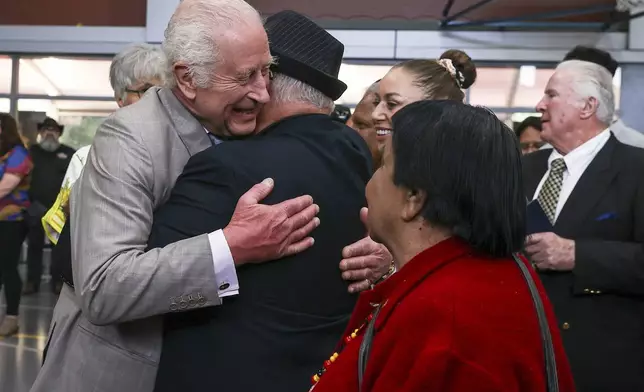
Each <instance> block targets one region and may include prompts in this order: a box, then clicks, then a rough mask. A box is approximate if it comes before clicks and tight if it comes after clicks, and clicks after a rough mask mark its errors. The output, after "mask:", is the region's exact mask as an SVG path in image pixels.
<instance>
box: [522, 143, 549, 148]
mask: <svg viewBox="0 0 644 392" xmlns="http://www.w3.org/2000/svg"><path fill="white" fill-rule="evenodd" d="M544 144H545V143H544V142H523V143H521V149H522V150H528V149H530V148H534V149H535V150H538V149H540V148H541V147H543V145H544Z"/></svg>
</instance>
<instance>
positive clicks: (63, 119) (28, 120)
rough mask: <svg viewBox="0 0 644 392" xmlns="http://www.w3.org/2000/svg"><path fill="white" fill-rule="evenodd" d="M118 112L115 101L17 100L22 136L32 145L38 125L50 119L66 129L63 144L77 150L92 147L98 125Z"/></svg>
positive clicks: (62, 139)
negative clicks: (45, 119)
mask: <svg viewBox="0 0 644 392" xmlns="http://www.w3.org/2000/svg"><path fill="white" fill-rule="evenodd" d="M116 109H118V105H117V104H116V102H114V101H69V100H67V101H64V100H40V99H21V100H19V101H18V111H19V112H20V123H21V127H22V129H23V134H24V135H25V137H27V138H28V139H29V140H30V141H31V142H32V143H34V142H35V140H36V124H38V123H39V122H41V121H42V120H43V119H44V118H45V116H48V117H51V118H53V119H54V120H56V121H58V122H59V123H60V124H62V125H64V126H65V132H64V133H63V136H62V138H61V141H62V142H63V143H65V144H67V145H69V146H71V147H73V148H76V149H78V148H80V147H82V146H85V145H88V144H91V143H92V139H93V138H94V134H95V133H96V129H97V128H98V126H99V125H100V124H101V123H102V122H103V120H104V119H105V117H107V116H109V115H110V114H111V113H112V112H114V111H115V110H116Z"/></svg>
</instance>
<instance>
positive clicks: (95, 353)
mask: <svg viewBox="0 0 644 392" xmlns="http://www.w3.org/2000/svg"><path fill="white" fill-rule="evenodd" d="M163 51H164V54H165V58H166V77H165V78H164V87H163V88H159V87H152V88H150V89H149V90H148V91H147V92H146V93H145V95H143V97H142V98H141V99H140V100H139V101H138V102H137V103H136V104H133V105H129V106H127V107H123V108H121V109H120V110H118V111H116V112H115V113H114V114H113V115H112V116H110V117H109V118H108V119H107V120H106V121H105V122H104V123H103V124H102V125H101V127H100V128H99V129H98V131H97V133H96V136H95V138H94V142H93V144H92V149H91V151H90V154H89V156H88V158H87V163H86V165H85V167H84V169H83V173H82V174H81V177H80V179H79V180H78V182H77V184H76V185H75V186H74V188H73V190H72V195H71V197H70V200H71V205H70V212H71V217H70V221H71V223H72V224H71V244H72V246H71V248H72V271H73V282H69V283H71V284H70V285H66V286H65V287H63V289H62V291H61V295H60V297H59V300H58V303H57V304H56V308H55V310H54V316H53V318H52V322H51V327H50V332H49V338H48V340H47V344H46V346H45V353H44V360H43V367H42V369H41V371H40V373H39V375H38V377H37V379H36V382H35V383H34V385H33V387H32V391H33V392H40V391H43V392H44V391H47V392H73V391H79V392H85V391H95V392H108V391H121V392H130V391H132V392H134V391H136V392H150V391H152V390H153V387H154V380H155V376H156V372H157V368H158V363H159V358H160V351H161V341H162V332H163V331H162V326H163V321H162V320H163V318H162V316H163V315H164V314H168V313H174V312H184V311H188V310H194V309H205V308H208V307H213V306H218V305H221V306H223V307H225V306H226V300H227V299H226V298H227V297H230V296H235V295H237V294H238V292H239V290H240V289H241V290H243V288H242V287H240V285H239V281H238V278H237V273H236V268H237V267H239V266H241V265H244V264H249V263H260V262H264V261H268V260H276V259H280V258H283V257H286V256H289V255H294V254H297V253H300V252H302V251H304V250H306V249H308V248H309V247H311V246H312V245H313V238H311V237H310V235H309V234H310V233H311V231H312V230H313V229H314V228H315V227H316V226H317V225H318V224H319V220H318V219H315V217H316V215H317V213H318V211H319V207H318V206H317V205H316V204H314V203H313V199H312V198H311V197H310V196H308V195H303V196H300V197H297V198H295V199H290V200H286V201H283V202H281V203H278V204H273V205H266V204H261V203H260V201H262V200H263V199H264V198H265V197H266V196H268V194H269V193H270V192H271V190H272V189H273V186H274V183H273V180H272V179H270V178H268V179H265V180H264V181H262V182H261V183H258V184H256V185H255V186H253V187H252V188H251V189H250V190H248V191H247V192H246V193H245V194H243V195H242V196H241V197H240V199H239V201H238V203H237V205H236V208H235V211H234V213H233V214H232V218H231V219H230V221H229V222H228V224H227V225H226V226H225V227H224V228H223V229H220V230H215V231H213V232H210V233H205V234H202V235H198V236H195V237H191V238H186V239H185V240H182V241H179V242H176V243H172V244H169V245H167V246H164V247H162V248H161V247H159V248H154V249H149V250H148V249H146V248H147V242H148V237H149V235H150V230H151V226H152V219H153V213H154V211H155V210H156V209H157V208H158V207H159V206H161V205H162V204H163V203H164V202H165V201H166V200H167V199H168V197H169V195H170V192H171V189H172V187H173V186H174V183H175V181H176V180H177V177H178V176H179V174H180V173H181V171H182V170H183V167H184V165H185V164H186V162H187V161H188V159H189V158H190V157H191V156H193V155H195V154H197V153H199V152H201V151H203V150H205V149H206V148H207V147H209V146H212V145H215V144H218V143H220V142H221V141H223V140H226V139H230V138H236V137H240V136H248V135H252V134H254V133H255V128H256V125H257V124H256V122H257V121H256V118H257V114H258V113H259V111H260V109H261V108H262V106H263V105H264V104H265V103H267V102H268V100H269V95H268V92H267V84H268V82H269V68H270V66H271V65H272V64H273V58H272V56H271V53H270V51H269V46H268V39H267V36H266V32H265V30H264V27H263V25H262V19H261V17H260V15H259V13H258V12H257V11H256V10H255V9H254V8H253V7H251V6H250V5H249V4H248V3H246V2H244V1H242V0H183V1H182V2H180V4H179V5H178V7H177V9H176V11H175V12H174V14H173V16H172V18H171V20H170V22H169V24H168V27H167V29H166V32H165V40H164V42H163ZM357 213H358V211H356V214H357ZM360 248H361V249H362V248H365V246H362V247H360ZM388 261H389V260H385V262H386V263H388ZM277 262H281V261H277ZM363 262H364V257H362V258H356V259H355V260H351V259H350V260H348V263H347V260H343V264H349V270H351V271H345V272H344V274H347V272H356V271H357V272H358V273H359V274H358V275H360V274H362V273H364V269H365V268H364V264H363ZM381 264H383V263H381ZM345 267H346V265H345ZM338 274H340V271H338ZM348 275H350V277H355V276H356V275H355V274H351V273H350V274H348ZM352 280H353V279H352ZM363 280H364V278H363ZM362 283H364V282H362ZM72 286H73V287H72ZM222 301H223V304H222ZM222 354H223V355H225V353H222Z"/></svg>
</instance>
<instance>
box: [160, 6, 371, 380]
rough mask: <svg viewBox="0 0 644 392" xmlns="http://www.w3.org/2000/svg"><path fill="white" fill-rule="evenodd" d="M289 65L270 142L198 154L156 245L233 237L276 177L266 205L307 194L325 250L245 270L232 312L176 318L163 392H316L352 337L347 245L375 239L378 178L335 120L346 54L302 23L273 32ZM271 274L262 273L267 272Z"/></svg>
mask: <svg viewBox="0 0 644 392" xmlns="http://www.w3.org/2000/svg"><path fill="white" fill-rule="evenodd" d="M266 29H267V32H268V36H269V42H270V43H271V53H272V54H273V55H274V56H276V58H277V65H276V66H275V67H274V69H273V70H272V72H274V75H273V80H272V83H271V87H270V95H271V101H270V103H268V104H267V105H266V106H265V108H264V109H263V110H262V112H261V114H260V116H259V118H258V129H260V130H262V131H261V133H260V134H258V135H256V136H253V137H251V138H248V139H245V140H228V141H225V142H223V143H221V144H219V145H217V146H214V147H212V148H209V149H207V150H205V151H204V152H202V153H200V154H197V155H195V156H194V157H193V158H192V159H190V160H189V161H188V164H187V165H186V167H185V169H184V172H183V174H182V175H181V176H180V177H179V179H178V180H177V183H176V185H175V188H174V190H173V192H172V194H171V196H170V198H169V200H168V202H167V203H166V204H165V205H164V206H163V207H161V208H160V209H159V210H158V211H157V213H156V214H155V218H154V226H153V229H152V235H151V237H150V241H149V246H150V247H157V246H164V244H168V243H172V242H176V241H179V240H181V239H184V238H188V237H192V236H193V235H195V234H197V233H206V232H210V231H211V230H212V229H213V228H219V227H224V226H225V225H226V224H227V222H228V220H229V219H230V217H231V215H232V214H233V210H234V208H235V203H236V200H237V199H238V198H239V195H241V194H242V193H243V192H244V190H245V189H247V188H248V187H249V186H252V185H253V184H254V181H257V179H259V181H261V179H263V178H267V177H270V178H273V179H274V180H275V183H276V186H275V189H274V191H273V192H272V193H271V195H270V196H269V197H268V198H267V199H266V203H268V204H274V203H278V202H280V201H282V200H286V199H288V198H290V197H292V196H295V195H301V194H303V193H306V194H310V195H311V196H312V197H313V198H314V199H315V200H316V203H317V204H318V205H319V206H320V214H319V219H320V221H321V224H320V226H319V227H318V228H317V229H315V231H314V233H313V234H312V235H313V236H314V238H315V241H316V242H315V245H314V246H313V247H312V248H311V249H310V250H309V251H306V252H303V253H301V254H299V255H297V256H294V257H289V258H286V259H282V260H280V261H279V262H275V263H268V264H266V265H265V266H264V267H258V268H256V266H248V267H246V266H245V267H243V268H240V269H238V271H237V274H238V277H239V281H240V287H241V289H240V292H239V295H238V296H237V297H235V298H231V299H226V303H227V304H226V306H222V307H219V308H218V309H214V308H213V309H212V310H206V311H193V312H189V313H186V314H184V315H179V314H177V315H172V316H168V317H166V323H165V335H164V345H163V350H162V358H161V363H160V368H159V372H158V377H157V383H156V389H155V391H157V392H162V391H177V390H181V391H184V392H188V391H209V390H222V391H233V390H234V391H238V392H245V391H248V392H251V391H259V390H263V391H267V390H268V391H305V390H306V389H307V388H308V386H309V378H310V376H311V375H312V374H313V373H315V372H316V371H317V370H318V369H317V367H318V365H319V363H321V362H322V361H323V360H324V359H325V358H326V356H327V354H328V352H329V350H332V349H333V347H334V346H335V344H336V342H337V340H338V338H339V337H340V335H341V334H342V332H343V330H344V328H345V327H346V323H347V322H348V317H349V316H350V314H351V311H352V309H353V306H354V304H355V300H356V297H355V296H354V295H352V294H349V293H348V292H347V283H345V282H344V281H343V280H342V278H341V276H340V274H339V270H338V262H339V261H340V260H341V259H342V251H343V248H344V246H346V245H348V244H351V243H353V242H355V241H357V240H359V239H360V238H362V237H364V235H365V228H364V226H363V224H362V222H361V220H360V209H361V207H363V206H364V205H365V199H364V190H365V186H366V183H367V181H368V180H369V178H370V177H371V173H372V162H371V155H370V151H369V149H368V147H367V145H366V143H365V142H364V140H363V139H362V138H361V137H360V135H359V134H358V133H356V132H355V131H353V130H352V129H351V128H349V127H347V126H346V125H344V124H342V123H340V122H337V121H333V119H332V118H331V117H330V113H331V111H332V110H333V105H334V104H333V101H334V100H335V99H337V98H339V97H340V95H341V94H342V93H343V92H344V91H345V89H346V85H345V84H344V83H343V82H341V81H340V80H338V79H337V76H338V72H339V69H340V64H341V60H342V55H343V52H344V46H343V45H342V44H341V43H340V42H339V41H337V40H336V39H335V38H333V37H332V36H331V35H330V34H328V33H327V32H326V31H325V30H324V29H322V28H320V27H319V26H317V25H316V24H315V23H313V22H312V21H310V20H308V19H307V18H305V17H304V16H302V15H299V14H297V13H295V12H292V11H285V12H281V13H278V14H276V15H273V16H271V17H270V18H269V19H268V20H267V23H266ZM258 266H259V265H258Z"/></svg>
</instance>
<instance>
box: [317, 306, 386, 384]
mask: <svg viewBox="0 0 644 392" xmlns="http://www.w3.org/2000/svg"><path fill="white" fill-rule="evenodd" d="M376 309H377V306H376ZM374 311H375V310H374ZM374 311H372V312H371V313H370V314H369V316H367V318H366V319H364V321H363V322H362V324H360V326H359V327H358V328H356V329H355V330H354V331H353V332H351V333H350V334H349V335H347V336H345V338H344V339H342V345H341V346H340V347H339V348H338V351H336V352H334V353H333V355H331V356H330V357H329V359H327V360H326V361H324V365H323V366H322V368H320V370H318V372H317V373H315V374H314V375H313V377H311V383H312V384H313V386H315V384H317V383H318V381H320V378H321V377H322V375H324V373H326V371H327V370H328V369H329V367H330V366H331V365H332V364H333V362H335V361H336V360H337V359H338V357H339V356H340V353H341V352H342V351H343V350H344V349H345V348H346V347H347V345H348V344H349V343H351V341H352V340H354V339H355V338H357V337H358V335H359V334H360V333H361V332H362V330H364V329H365V327H366V326H367V325H369V322H370V321H371V320H372V319H373V315H374ZM311 389H313V388H312V387H311Z"/></svg>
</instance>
